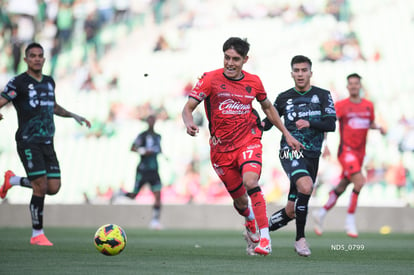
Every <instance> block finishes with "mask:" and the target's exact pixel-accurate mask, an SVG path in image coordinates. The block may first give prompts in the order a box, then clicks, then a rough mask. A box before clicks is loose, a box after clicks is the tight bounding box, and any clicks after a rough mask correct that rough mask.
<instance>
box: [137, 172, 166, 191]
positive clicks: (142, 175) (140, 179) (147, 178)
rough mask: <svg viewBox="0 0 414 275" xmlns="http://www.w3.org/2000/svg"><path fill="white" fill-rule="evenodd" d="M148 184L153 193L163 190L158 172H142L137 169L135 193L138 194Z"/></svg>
mask: <svg viewBox="0 0 414 275" xmlns="http://www.w3.org/2000/svg"><path fill="white" fill-rule="evenodd" d="M146 183H149V184H150V186H151V191H152V192H156V191H160V190H161V179H160V175H159V174H158V171H157V170H147V171H140V170H139V169H137V174H136V177H135V187H134V193H136V194H138V193H139V191H140V190H141V188H142V186H144V184H146Z"/></svg>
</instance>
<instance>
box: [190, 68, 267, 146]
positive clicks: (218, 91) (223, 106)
mask: <svg viewBox="0 0 414 275" xmlns="http://www.w3.org/2000/svg"><path fill="white" fill-rule="evenodd" d="M243 74H244V77H243V78H241V79H239V80H233V79H229V78H227V77H226V76H225V75H224V70H223V69H218V70H215V71H211V72H207V73H204V74H203V76H202V77H201V78H200V79H199V81H198V83H197V84H196V85H195V87H194V88H193V90H192V91H191V93H190V95H189V96H190V97H192V98H194V99H196V100H198V101H200V102H201V101H203V100H204V106H205V111H206V116H207V119H208V121H209V130H210V135H211V138H210V146H211V148H212V150H214V151H216V152H228V151H233V150H235V149H237V148H239V147H240V146H242V145H243V144H245V143H246V142H248V141H249V140H252V139H254V138H261V136H262V132H263V131H262V128H261V126H260V118H259V115H258V113H257V112H256V111H255V110H254V109H253V106H252V102H253V100H254V99H256V100H257V101H259V102H260V101H263V100H265V99H266V98H267V94H266V92H265V90H264V87H263V84H262V81H261V80H260V78H259V77H258V76H257V75H253V74H249V73H247V72H245V71H243Z"/></svg>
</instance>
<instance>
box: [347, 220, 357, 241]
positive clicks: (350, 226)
mask: <svg viewBox="0 0 414 275" xmlns="http://www.w3.org/2000/svg"><path fill="white" fill-rule="evenodd" d="M345 230H346V234H347V235H348V236H349V237H351V238H358V230H357V229H356V226H355V224H354V223H347V224H346V225H345Z"/></svg>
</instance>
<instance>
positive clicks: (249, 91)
mask: <svg viewBox="0 0 414 275" xmlns="http://www.w3.org/2000/svg"><path fill="white" fill-rule="evenodd" d="M246 91H247V92H248V93H249V94H250V93H251V92H252V87H250V86H247V87H246Z"/></svg>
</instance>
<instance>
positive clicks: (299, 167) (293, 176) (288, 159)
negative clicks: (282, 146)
mask: <svg viewBox="0 0 414 275" xmlns="http://www.w3.org/2000/svg"><path fill="white" fill-rule="evenodd" d="M279 158H280V163H281V164H282V167H283V170H285V173H286V175H287V176H288V178H289V181H290V189H289V196H288V200H290V201H295V200H296V196H297V194H298V191H297V189H296V181H297V180H298V179H299V178H301V177H304V176H309V177H311V179H312V182H313V183H315V181H316V177H317V175H318V168H319V157H317V158H313V157H306V156H303V154H301V153H298V154H296V155H294V156H291V155H289V156H287V155H286V154H283V152H282V151H281V152H280V155H279Z"/></svg>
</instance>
